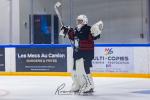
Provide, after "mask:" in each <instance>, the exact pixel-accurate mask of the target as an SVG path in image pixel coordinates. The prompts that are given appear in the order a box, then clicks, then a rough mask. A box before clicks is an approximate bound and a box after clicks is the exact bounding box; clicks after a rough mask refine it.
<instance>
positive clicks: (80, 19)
mask: <svg viewBox="0 0 150 100" xmlns="http://www.w3.org/2000/svg"><path fill="white" fill-rule="evenodd" d="M87 23H88V18H87V17H86V15H79V16H78V17H77V24H83V25H84V24H87Z"/></svg>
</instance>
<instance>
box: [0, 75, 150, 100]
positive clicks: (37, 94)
mask: <svg viewBox="0 0 150 100" xmlns="http://www.w3.org/2000/svg"><path fill="white" fill-rule="evenodd" d="M94 82H95V92H94V93H93V95H89V96H83V95H74V94H70V93H67V92H66V93H59V94H58V93H57V91H56V90H57V89H58V87H59V86H60V85H61V84H63V83H65V85H66V86H64V88H62V90H61V91H68V90H69V89H70V87H71V83H72V80H71V78H70V77H52V76H50V77H48V76H0V100H150V79H137V78H94ZM55 92H56V94H55Z"/></svg>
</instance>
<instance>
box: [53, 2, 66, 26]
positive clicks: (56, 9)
mask: <svg viewBox="0 0 150 100" xmlns="http://www.w3.org/2000/svg"><path fill="white" fill-rule="evenodd" d="M61 5H62V4H61V3H60V2H57V3H56V4H55V5H54V9H55V12H56V14H57V16H58V20H59V22H60V24H61V26H64V23H63V20H62V17H61V15H60V12H59V7H61Z"/></svg>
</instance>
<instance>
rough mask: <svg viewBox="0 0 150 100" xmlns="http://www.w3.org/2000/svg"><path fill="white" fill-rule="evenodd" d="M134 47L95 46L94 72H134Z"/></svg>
mask: <svg viewBox="0 0 150 100" xmlns="http://www.w3.org/2000/svg"><path fill="white" fill-rule="evenodd" d="M133 61H134V60H133V48H127V47H95V58H94V60H93V61H92V64H93V67H92V68H91V70H92V71H93V72H121V73H122V72H133V66H134V65H133V64H134V63H133Z"/></svg>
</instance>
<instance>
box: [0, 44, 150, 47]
mask: <svg viewBox="0 0 150 100" xmlns="http://www.w3.org/2000/svg"><path fill="white" fill-rule="evenodd" d="M66 47H71V45H70V44H22V45H0V48H66ZM95 47H150V44H95Z"/></svg>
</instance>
